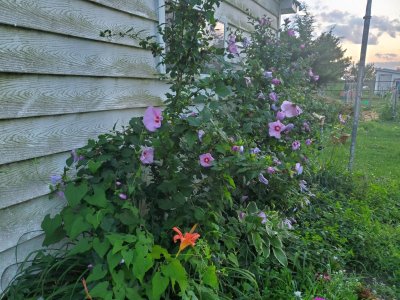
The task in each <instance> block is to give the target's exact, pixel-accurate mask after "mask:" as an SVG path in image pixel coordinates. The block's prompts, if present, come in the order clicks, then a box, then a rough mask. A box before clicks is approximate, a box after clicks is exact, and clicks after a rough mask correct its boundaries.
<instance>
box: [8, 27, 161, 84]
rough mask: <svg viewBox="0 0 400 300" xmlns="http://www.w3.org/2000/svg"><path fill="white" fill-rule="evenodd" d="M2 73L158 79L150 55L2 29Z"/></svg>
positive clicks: (18, 30) (98, 43)
mask: <svg viewBox="0 0 400 300" xmlns="http://www.w3.org/2000/svg"><path fill="white" fill-rule="evenodd" d="M0 72H8V73H33V74H61V75H87V76H111V77H136V78H138V77H139V78H142V77H145V78H155V77H157V76H156V74H157V70H156V59H155V58H154V57H153V56H152V54H151V52H150V51H146V50H142V49H137V48H133V47H129V46H122V45H115V44H110V43H103V42H95V41H90V40H83V39H78V38H73V37H67V36H60V35H56V34H49V33H44V32H38V31H32V30H26V29H18V28H13V27H10V26H0Z"/></svg>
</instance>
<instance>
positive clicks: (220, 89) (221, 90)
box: [215, 81, 231, 98]
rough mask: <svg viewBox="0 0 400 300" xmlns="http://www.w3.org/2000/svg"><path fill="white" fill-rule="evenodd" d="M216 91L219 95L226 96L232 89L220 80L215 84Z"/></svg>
mask: <svg viewBox="0 0 400 300" xmlns="http://www.w3.org/2000/svg"><path fill="white" fill-rule="evenodd" d="M215 93H216V94H217V95H218V96H219V97H221V98H225V97H226V96H229V95H230V94H231V90H230V89H229V88H228V87H227V86H226V85H225V84H224V83H223V82H222V81H218V82H217V83H216V85H215Z"/></svg>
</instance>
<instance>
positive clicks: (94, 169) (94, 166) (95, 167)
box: [88, 160, 103, 174]
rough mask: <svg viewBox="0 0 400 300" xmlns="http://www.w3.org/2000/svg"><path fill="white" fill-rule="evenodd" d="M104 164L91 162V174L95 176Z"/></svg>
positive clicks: (89, 164)
mask: <svg viewBox="0 0 400 300" xmlns="http://www.w3.org/2000/svg"><path fill="white" fill-rule="evenodd" d="M102 164H103V162H102V161H93V160H89V162H88V169H89V170H90V172H92V174H94V173H96V171H97V170H98V169H99V168H100V167H101V165H102Z"/></svg>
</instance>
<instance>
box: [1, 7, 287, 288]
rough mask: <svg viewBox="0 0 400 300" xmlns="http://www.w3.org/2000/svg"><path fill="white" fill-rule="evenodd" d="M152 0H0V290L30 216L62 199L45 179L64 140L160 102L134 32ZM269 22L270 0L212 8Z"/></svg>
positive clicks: (152, 12)
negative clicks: (51, 196) (126, 33)
mask: <svg viewBox="0 0 400 300" xmlns="http://www.w3.org/2000/svg"><path fill="white" fill-rule="evenodd" d="M158 3H159V0H18V1H16V0H0V276H1V274H3V276H2V277H0V278H1V282H0V291H1V289H2V288H4V287H5V285H6V284H7V283H8V281H9V280H10V278H12V277H13V276H14V274H15V270H16V266H17V264H16V263H17V262H20V261H23V260H24V258H25V257H26V255H27V254H29V252H31V251H33V250H35V249H37V248H39V247H40V246H41V243H42V240H43V236H42V233H41V231H40V223H41V221H42V219H43V218H44V216H45V215H46V214H49V213H50V214H55V213H56V212H57V211H59V210H60V208H61V207H62V206H63V205H64V201H63V200H61V199H56V198H55V199H51V200H49V197H48V193H49V178H50V176H51V175H54V174H60V173H61V172H62V169H63V167H64V165H65V160H66V158H68V157H69V156H70V151H71V149H75V148H79V147H81V146H83V145H85V144H86V142H87V140H88V139H89V138H95V137H96V136H97V135H99V134H101V133H105V132H108V131H109V130H110V129H111V128H112V127H113V126H114V124H117V125H123V124H127V123H128V122H129V120H130V119H131V118H132V117H135V116H141V115H142V113H143V111H144V109H145V108H146V107H147V106H149V105H153V106H160V105H162V103H163V99H164V95H165V93H166V91H167V90H168V86H167V85H166V84H165V83H164V82H162V81H160V80H159V79H158V69H157V63H158V60H157V59H155V58H153V57H152V55H151V53H150V52H149V51H146V50H143V49H141V48H140V46H139V43H138V39H132V38H129V37H126V36H125V37H121V36H119V35H115V36H101V35H100V33H101V32H102V31H104V30H106V29H109V30H111V31H112V32H124V31H127V30H128V29H131V28H132V31H131V32H130V33H135V34H137V36H138V37H145V36H148V35H155V34H156V32H157V25H158V22H159V21H158V20H159V16H158V12H159V7H158ZM249 14H250V15H252V16H254V17H257V18H259V17H262V16H264V15H265V16H267V17H270V18H271V20H272V24H273V26H274V27H276V28H277V27H278V25H279V1H278V0H246V1H243V0H225V1H224V2H223V3H222V4H221V6H220V8H219V9H218V10H217V12H216V15H217V17H218V18H221V19H223V20H224V21H226V23H227V24H228V26H229V27H231V28H238V29H242V30H245V31H250V30H251V27H250V26H249V24H248V15H249Z"/></svg>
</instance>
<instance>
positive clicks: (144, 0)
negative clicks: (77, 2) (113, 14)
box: [88, 0, 158, 21]
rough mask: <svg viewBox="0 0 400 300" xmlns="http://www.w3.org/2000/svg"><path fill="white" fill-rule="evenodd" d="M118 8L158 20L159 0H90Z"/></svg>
mask: <svg viewBox="0 0 400 300" xmlns="http://www.w3.org/2000/svg"><path fill="white" fill-rule="evenodd" d="M88 1H91V2H94V3H98V4H101V5H104V6H107V7H110V8H113V9H116V10H120V11H123V12H127V13H130V14H133V15H137V16H141V17H143V18H149V19H153V20H155V21H158V0H88Z"/></svg>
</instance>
